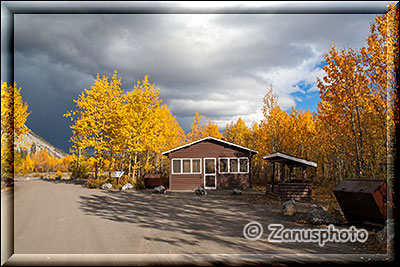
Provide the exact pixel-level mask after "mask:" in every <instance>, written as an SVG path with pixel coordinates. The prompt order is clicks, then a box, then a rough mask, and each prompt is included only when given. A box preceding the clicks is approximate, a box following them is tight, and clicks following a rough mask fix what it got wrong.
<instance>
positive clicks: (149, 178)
mask: <svg viewBox="0 0 400 267" xmlns="http://www.w3.org/2000/svg"><path fill="white" fill-rule="evenodd" d="M144 184H145V186H146V188H154V187H156V186H160V185H161V184H162V181H161V174H156V173H146V174H145V175H144Z"/></svg>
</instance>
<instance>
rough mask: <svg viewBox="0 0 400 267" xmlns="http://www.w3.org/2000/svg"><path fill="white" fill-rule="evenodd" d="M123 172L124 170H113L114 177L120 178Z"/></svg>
mask: <svg viewBox="0 0 400 267" xmlns="http://www.w3.org/2000/svg"><path fill="white" fill-rule="evenodd" d="M123 174H124V172H123V171H118V172H113V174H112V177H115V178H120V177H121V176H122V175H123Z"/></svg>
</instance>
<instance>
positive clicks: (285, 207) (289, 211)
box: [282, 199, 296, 216]
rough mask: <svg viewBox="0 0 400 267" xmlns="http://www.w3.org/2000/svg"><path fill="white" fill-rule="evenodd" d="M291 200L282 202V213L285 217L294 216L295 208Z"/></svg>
mask: <svg viewBox="0 0 400 267" xmlns="http://www.w3.org/2000/svg"><path fill="white" fill-rule="evenodd" d="M294 204H295V201H294V200H293V199H291V200H289V201H286V202H283V204H282V211H283V215H285V216H294V215H295V214H296V206H295V205H294Z"/></svg>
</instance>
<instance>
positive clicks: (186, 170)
mask: <svg viewBox="0 0 400 267" xmlns="http://www.w3.org/2000/svg"><path fill="white" fill-rule="evenodd" d="M182 161H183V173H190V172H191V171H190V159H183V160H182Z"/></svg>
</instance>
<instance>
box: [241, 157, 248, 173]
mask: <svg viewBox="0 0 400 267" xmlns="http://www.w3.org/2000/svg"><path fill="white" fill-rule="evenodd" d="M239 172H242V173H248V172H249V159H248V158H240V159H239Z"/></svg>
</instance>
